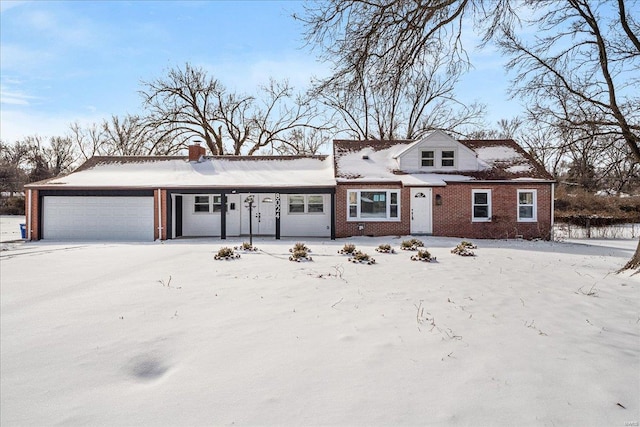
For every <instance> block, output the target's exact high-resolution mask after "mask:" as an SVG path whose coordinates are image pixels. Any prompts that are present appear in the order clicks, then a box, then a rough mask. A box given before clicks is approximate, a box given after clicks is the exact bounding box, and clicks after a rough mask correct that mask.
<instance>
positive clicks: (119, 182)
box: [30, 156, 336, 188]
mask: <svg viewBox="0 0 640 427" xmlns="http://www.w3.org/2000/svg"><path fill="white" fill-rule="evenodd" d="M335 183H336V181H335V178H334V174H333V162H332V161H331V160H330V159H329V158H328V157H327V156H250V157H249V156H211V157H203V158H202V159H201V160H200V161H199V162H189V161H188V159H187V158H186V157H161V156H154V157H138V156H135V157H94V158H92V159H90V160H88V161H87V162H86V163H85V164H83V165H82V166H80V167H79V168H78V169H76V170H75V171H74V172H72V173H71V174H69V175H67V176H63V177H57V178H53V179H49V180H46V181H41V182H38V183H34V184H31V185H30V186H31V187H36V188H159V187H161V188H201V187H206V188H249V187H251V188H260V187H331V186H334V185H335Z"/></svg>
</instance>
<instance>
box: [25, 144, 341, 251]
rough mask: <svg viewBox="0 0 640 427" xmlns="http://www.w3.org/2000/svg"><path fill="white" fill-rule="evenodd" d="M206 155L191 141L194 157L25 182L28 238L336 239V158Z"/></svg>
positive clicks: (107, 164) (96, 162) (135, 160)
mask: <svg viewBox="0 0 640 427" xmlns="http://www.w3.org/2000/svg"><path fill="white" fill-rule="evenodd" d="M204 154H205V150H204V148H203V147H200V146H199V145H193V146H191V147H189V156H188V157H169V156H159V157H158V156H152V157H139V156H131V157H126V156H125V157H94V158H92V159H90V160H88V161H87V162H86V163H84V164H83V165H82V166H80V167H79V168H78V169H77V170H75V171H74V172H73V173H71V174H69V175H67V176H64V177H58V178H53V179H49V180H45V181H41V182H38V183H34V184H30V185H27V186H26V187H25V188H26V191H27V197H26V201H25V203H26V212H27V236H28V238H30V239H34V240H38V239H52V240H125V241H153V240H156V239H161V240H165V239H173V238H177V237H183V236H184V237H200V236H214V237H220V238H222V239H225V238H227V237H229V236H234V237H235V236H241V235H248V234H249V231H251V232H252V234H253V235H265V236H275V238H276V239H279V238H280V237H281V236H282V237H295V236H318V237H328V238H335V230H334V224H335V218H334V212H335V178H334V176H333V164H332V162H331V160H330V158H329V157H328V156H252V157H246V156H204ZM249 200H252V203H251V204H249ZM250 218H251V222H249V219H250Z"/></svg>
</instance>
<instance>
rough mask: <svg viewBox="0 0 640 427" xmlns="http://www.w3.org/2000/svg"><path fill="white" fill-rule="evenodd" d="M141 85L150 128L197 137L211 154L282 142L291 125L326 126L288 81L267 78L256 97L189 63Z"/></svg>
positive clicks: (249, 151) (248, 151) (249, 150)
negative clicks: (266, 83) (267, 80)
mask: <svg viewBox="0 0 640 427" xmlns="http://www.w3.org/2000/svg"><path fill="white" fill-rule="evenodd" d="M144 86H145V90H143V91H141V95H142V97H143V100H144V103H145V105H146V107H147V108H148V118H147V124H148V125H149V126H151V127H153V128H155V129H159V130H162V129H164V130H165V132H166V133H167V134H172V135H174V136H186V137H188V136H197V137H200V138H202V139H204V141H205V143H206V144H207V147H208V148H209V150H210V151H211V153H212V154H214V155H223V154H235V155H238V154H243V153H246V154H249V155H252V154H255V153H256V152H257V151H258V150H260V149H261V148H263V147H267V146H270V145H274V144H280V143H285V142H286V141H285V139H284V138H285V135H287V134H288V132H289V131H291V130H293V129H298V128H302V129H304V128H309V129H311V128H318V129H327V128H329V126H328V125H327V124H326V122H324V121H321V120H319V114H318V113H317V109H316V108H315V107H314V106H313V105H312V104H311V103H310V102H309V101H308V100H305V99H303V98H302V97H301V96H295V94H294V92H293V88H292V87H291V86H290V85H289V83H288V82H287V81H283V82H278V81H275V80H273V79H271V80H270V81H269V83H268V85H266V86H264V87H261V88H259V93H258V96H257V97H255V96H251V95H244V94H238V93H235V92H230V91H228V90H227V88H225V87H224V86H223V85H222V83H220V82H219V81H218V80H216V79H214V78H212V77H210V76H208V75H207V73H206V72H205V71H204V70H203V69H201V68H195V67H193V66H191V65H190V64H188V63H187V64H186V65H185V67H184V69H181V68H174V69H171V70H169V72H168V74H167V76H166V77H163V78H159V79H157V80H154V81H151V82H146V83H144Z"/></svg>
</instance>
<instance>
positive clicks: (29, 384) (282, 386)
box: [0, 237, 640, 426]
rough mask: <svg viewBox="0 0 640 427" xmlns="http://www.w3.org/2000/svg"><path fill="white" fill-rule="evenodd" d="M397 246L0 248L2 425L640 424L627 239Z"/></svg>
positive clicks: (189, 243)
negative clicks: (418, 256)
mask: <svg viewBox="0 0 640 427" xmlns="http://www.w3.org/2000/svg"><path fill="white" fill-rule="evenodd" d="M402 240H403V238H365V237H362V238H355V239H344V240H337V241H329V240H323V239H307V240H305V243H306V244H307V246H309V247H310V248H311V250H312V253H311V255H312V257H313V261H310V262H300V263H296V262H290V261H289V260H288V258H289V252H288V248H290V247H292V246H293V244H294V243H295V241H291V240H282V241H274V240H271V239H268V240H267V239H256V240H255V241H254V243H255V244H256V246H257V247H258V248H259V249H260V251H258V252H255V253H242V254H241V258H240V259H237V260H232V261H215V260H214V258H213V256H214V253H215V252H217V250H218V249H219V248H221V247H222V246H233V245H237V244H239V243H240V242H241V241H239V240H229V241H225V242H222V241H220V240H217V239H202V240H199V239H198V240H179V241H170V242H165V243H149V244H118V243H113V244H111V243H107V244H87V243H64V244H59V243H58V244H53V243H42V242H40V243H26V244H23V243H4V244H3V249H4V250H3V251H2V252H0V257H1V258H0V263H1V266H0V270H1V276H0V278H1V282H0V283H1V289H0V291H1V310H0V313H1V346H0V349H1V353H0V354H1V375H0V377H1V379H0V385H1V390H0V399H1V400H0V405H1V411H0V414H1V415H0V424H2V425H3V426H5V425H6V426H10V425H20V426H26V425H37V426H40V425H56V424H65V425H76V424H84V425H136V426H139V425H144V426H146V425H157V426H199V425H291V426H299V425H385V426H386V425H474V426H486V425H518V426H526V425H542V426H554V425H555V426H559V425H575V426H591V425H592V426H604V425H607V426H624V425H625V424H626V425H637V422H638V421H640V406H639V402H640V275H635V276H631V275H629V274H628V273H627V274H620V275H616V274H615V273H614V271H615V270H616V269H617V268H619V267H620V266H622V265H623V264H624V263H625V262H626V261H627V260H628V259H629V257H630V256H631V254H632V253H633V250H634V248H635V245H636V244H637V242H636V241H634V240H626V241H620V240H618V241H615V242H614V241H611V242H607V241H600V242H584V243H582V244H580V243H572V242H563V243H553V242H528V241H496V240H490V241H474V243H476V244H478V246H479V248H478V249H477V250H476V251H475V252H476V256H475V257H460V256H457V255H454V254H451V253H450V250H451V249H452V248H453V247H454V246H455V245H456V244H457V243H459V242H460V240H459V239H448V238H431V237H426V238H423V241H424V242H425V244H426V246H427V248H428V249H429V251H430V252H431V253H432V254H433V255H434V256H436V257H437V262H434V263H422V262H414V261H410V260H409V257H410V255H411V253H410V252H405V251H400V250H399V245H400V242H401V241H402ZM345 243H355V244H356V246H357V247H358V248H359V249H361V250H363V251H364V252H366V253H368V254H369V255H371V256H373V257H374V258H375V259H376V261H377V262H376V264H374V265H365V264H353V263H350V262H348V261H347V257H346V256H344V255H339V254H338V250H339V249H341V248H342V247H343V245H344V244H345ZM381 243H390V244H391V245H392V246H393V247H394V248H395V249H396V251H397V252H398V253H395V254H381V253H377V252H375V250H374V249H375V248H376V247H377V246H378V245H379V244H381ZM592 243H598V244H597V245H596V244H592Z"/></svg>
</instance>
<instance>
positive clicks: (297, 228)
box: [280, 194, 331, 237]
mask: <svg viewBox="0 0 640 427" xmlns="http://www.w3.org/2000/svg"><path fill="white" fill-rule="evenodd" d="M305 196H308V195H305ZM321 196H322V199H323V212H322V213H291V214H290V213H289V197H290V195H288V194H283V195H282V196H281V197H282V198H281V202H282V206H281V217H280V235H281V236H282V237H297V236H300V237H330V236H331V197H330V196H329V195H328V194H321ZM305 200H306V199H305Z"/></svg>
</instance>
